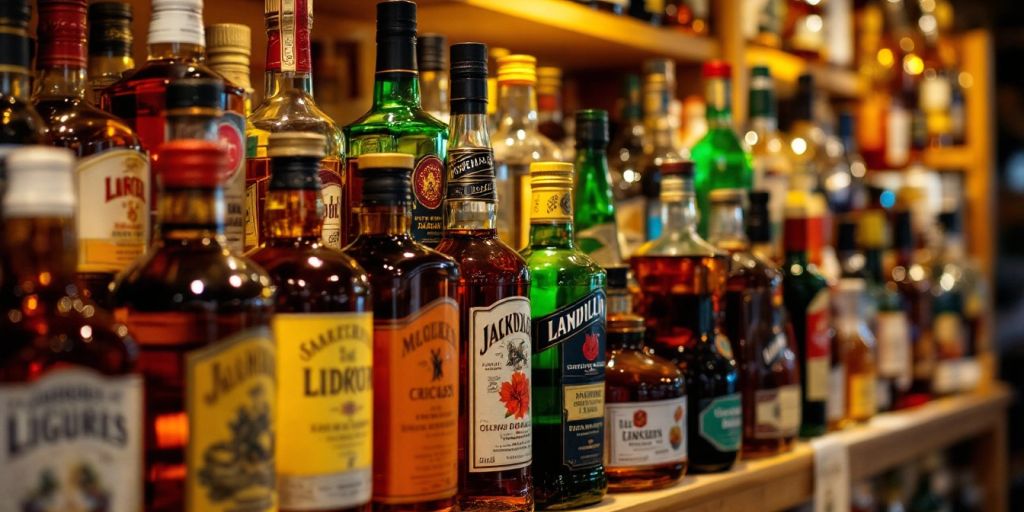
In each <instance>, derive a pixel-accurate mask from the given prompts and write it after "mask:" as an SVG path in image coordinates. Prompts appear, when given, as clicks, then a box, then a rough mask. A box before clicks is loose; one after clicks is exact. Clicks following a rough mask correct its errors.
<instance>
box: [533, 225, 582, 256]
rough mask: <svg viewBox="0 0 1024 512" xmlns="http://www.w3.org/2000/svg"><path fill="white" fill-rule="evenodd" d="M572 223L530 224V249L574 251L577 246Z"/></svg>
mask: <svg viewBox="0 0 1024 512" xmlns="http://www.w3.org/2000/svg"><path fill="white" fill-rule="evenodd" d="M574 238H575V237H574V236H573V225H572V221H571V220H568V221H561V222H550V223H547V222H545V223H540V222H531V223H530V247H549V248H555V249H573V248H575V246H576V243H575V241H574Z"/></svg>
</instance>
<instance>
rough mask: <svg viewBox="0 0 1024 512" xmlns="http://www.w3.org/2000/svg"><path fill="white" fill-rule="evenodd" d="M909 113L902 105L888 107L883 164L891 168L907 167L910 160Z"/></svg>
mask: <svg viewBox="0 0 1024 512" xmlns="http://www.w3.org/2000/svg"><path fill="white" fill-rule="evenodd" d="M910 121H911V116H910V112H907V109H906V108H904V107H903V106H902V105H895V104H893V105H889V112H888V115H887V116H886V120H885V163H886V164H887V165H890V166H892V167H896V168H899V167H903V166H904V165H907V160H908V159H909V158H910Z"/></svg>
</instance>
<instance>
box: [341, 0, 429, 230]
mask: <svg viewBox="0 0 1024 512" xmlns="http://www.w3.org/2000/svg"><path fill="white" fill-rule="evenodd" d="M417 69H418V68H417V66H416V4H415V3H414V2H411V1H409V0H398V1H390V2H379V3H378V4H377V64H376V71H375V75H374V83H373V105H371V106H370V110H369V111H368V112H367V113H365V114H363V115H362V116H361V117H360V118H359V119H357V120H355V121H353V122H352V123H351V124H349V125H348V126H346V127H345V129H344V131H345V145H346V147H347V148H348V154H347V155H346V157H347V159H346V162H345V165H346V170H345V179H344V180H343V181H344V183H345V189H346V190H345V191H344V197H343V198H342V202H341V211H342V212H350V213H349V215H350V217H349V219H348V222H349V224H347V225H345V224H344V223H343V226H342V228H343V230H347V232H348V235H347V238H345V237H342V245H344V244H345V242H346V241H351V240H352V238H354V237H355V235H356V225H357V224H356V222H357V221H356V218H355V215H356V210H355V209H353V208H354V207H355V206H356V205H358V204H359V193H360V192H361V191H362V187H361V186H360V185H359V183H360V181H361V180H362V176H363V174H365V173H362V172H359V171H358V169H359V157H360V156H361V155H364V154H367V153H381V152H398V153H406V154H409V155H412V156H414V157H415V159H416V165H415V167H414V168H413V173H412V178H411V179H412V192H413V198H414V199H415V204H414V205H413V211H412V226H411V228H410V229H412V236H413V238H415V239H416V241H417V242H420V243H422V244H424V245H426V246H427V247H433V246H435V245H437V243H438V242H440V241H441V230H442V229H443V227H444V219H443V218H442V217H443V213H442V200H443V199H444V191H445V189H444V179H445V169H444V159H445V149H446V147H447V145H448V125H446V124H444V123H443V122H441V121H439V120H437V119H435V118H434V117H433V116H431V115H430V114H428V113H426V112H425V111H424V110H423V108H422V107H421V104H420V81H419V76H418V71H417ZM346 226H348V227H347V228H346Z"/></svg>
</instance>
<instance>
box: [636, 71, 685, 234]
mask: <svg viewBox="0 0 1024 512" xmlns="http://www.w3.org/2000/svg"><path fill="white" fill-rule="evenodd" d="M644 69H645V73H644V153H643V157H642V158H641V160H640V163H639V164H638V165H637V170H638V172H639V173H640V176H639V177H638V179H639V181H640V184H641V190H642V192H643V197H644V211H643V216H642V218H643V221H644V236H643V239H644V240H645V241H650V240H654V239H657V238H658V237H660V236H661V234H662V219H661V211H662V208H661V200H660V190H661V178H662V176H661V171H660V167H661V166H662V164H664V163H665V162H672V161H680V160H682V158H683V156H682V155H681V154H680V151H679V148H678V146H676V144H675V142H676V134H675V130H674V128H673V124H672V120H671V119H670V118H669V106H670V105H671V103H672V98H673V97H674V95H675V63H674V62H672V61H670V60H666V59H652V60H650V61H646V62H644Z"/></svg>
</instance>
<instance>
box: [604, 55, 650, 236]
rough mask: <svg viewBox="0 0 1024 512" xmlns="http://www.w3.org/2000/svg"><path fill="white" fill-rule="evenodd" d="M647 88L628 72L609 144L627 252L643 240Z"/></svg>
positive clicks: (617, 211) (616, 207)
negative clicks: (642, 176)
mask: <svg viewBox="0 0 1024 512" xmlns="http://www.w3.org/2000/svg"><path fill="white" fill-rule="evenodd" d="M643 121H644V108H643V91H642V89H641V85H640V77H639V76H638V75H634V74H629V75H626V78H625V80H624V81H623V95H622V111H621V117H620V118H619V120H618V124H619V131H618V132H617V133H616V134H615V135H613V136H612V141H611V143H610V144H609V145H608V165H609V169H610V170H611V174H612V192H613V193H614V195H615V213H616V216H617V217H618V224H619V232H620V233H622V236H623V238H624V239H625V243H626V245H625V246H624V247H623V253H624V254H626V255H628V254H631V253H632V248H634V247H638V246H639V245H640V244H641V243H642V242H643V231H644V224H645V223H646V221H645V218H644V210H643V190H642V189H641V186H640V165H641V159H642V157H643V154H644V122H643Z"/></svg>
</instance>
